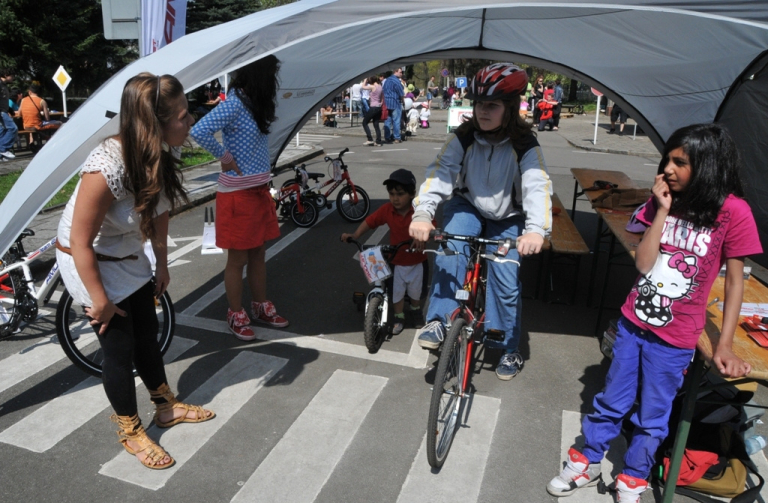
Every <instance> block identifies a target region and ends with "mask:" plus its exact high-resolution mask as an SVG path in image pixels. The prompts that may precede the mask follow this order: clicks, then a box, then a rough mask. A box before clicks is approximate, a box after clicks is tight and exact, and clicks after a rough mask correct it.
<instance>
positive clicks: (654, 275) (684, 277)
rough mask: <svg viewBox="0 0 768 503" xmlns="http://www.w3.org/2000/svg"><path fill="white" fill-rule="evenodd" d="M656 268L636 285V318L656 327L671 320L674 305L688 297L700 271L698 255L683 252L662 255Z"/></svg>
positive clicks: (663, 253)
mask: <svg viewBox="0 0 768 503" xmlns="http://www.w3.org/2000/svg"><path fill="white" fill-rule="evenodd" d="M659 253H660V256H659V260H657V261H656V265H654V266H653V269H652V270H651V271H650V272H649V273H648V274H646V275H645V276H644V277H643V278H641V279H640V281H639V282H638V283H637V299H635V315H637V317H638V318H639V319H641V320H642V321H644V322H645V323H648V324H649V325H653V326H654V327H663V326H664V325H667V324H668V323H669V322H671V321H672V310H671V307H672V303H673V302H674V301H675V300H677V299H682V298H683V297H687V296H688V295H689V294H690V293H691V291H692V290H693V287H694V286H696V283H694V282H693V278H694V277H695V276H696V273H697V272H698V270H699V268H698V266H697V265H696V257H695V256H685V254H683V253H682V252H675V253H666V252H663V251H661V252H659Z"/></svg>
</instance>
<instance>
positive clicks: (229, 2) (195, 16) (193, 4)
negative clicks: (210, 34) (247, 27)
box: [187, 0, 295, 33]
mask: <svg viewBox="0 0 768 503" xmlns="http://www.w3.org/2000/svg"><path fill="white" fill-rule="evenodd" d="M294 1H295V0H189V3H187V33H194V32H196V31H199V30H204V29H206V28H210V27H211V26H216V25H219V24H221V23H226V22H228V21H232V20H233V19H238V18H241V17H244V16H247V15H248V14H253V13H254V12H256V11H259V10H264V9H270V8H272V7H277V6H279V5H285V4H289V3H292V2H294Z"/></svg>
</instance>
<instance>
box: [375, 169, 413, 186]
mask: <svg viewBox="0 0 768 503" xmlns="http://www.w3.org/2000/svg"><path fill="white" fill-rule="evenodd" d="M388 182H395V183H399V184H400V185H403V186H408V185H410V186H412V187H416V177H415V176H413V173H411V172H410V171H408V170H407V169H398V170H396V171H393V172H392V174H391V175H389V178H387V179H386V180H384V183H383V185H386V184H387V183H388Z"/></svg>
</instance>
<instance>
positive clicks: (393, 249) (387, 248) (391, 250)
mask: <svg viewBox="0 0 768 503" xmlns="http://www.w3.org/2000/svg"><path fill="white" fill-rule="evenodd" d="M346 242H347V243H351V244H353V245H355V246H357V249H358V251H360V253H362V252H363V250H367V249H370V248H374V247H376V246H380V247H381V251H382V253H387V254H392V255H394V254H395V253H397V251H398V250H399V249H400V248H402V247H403V246H405V245H409V244H412V243H413V240H412V239H408V240H406V241H401V242H399V243H397V244H396V245H368V246H363V245H362V244H360V242H359V241H357V240H356V239H352V238H347V241H346ZM406 251H409V250H406ZM414 253H415V252H414Z"/></svg>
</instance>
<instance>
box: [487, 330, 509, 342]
mask: <svg viewBox="0 0 768 503" xmlns="http://www.w3.org/2000/svg"><path fill="white" fill-rule="evenodd" d="M505 335H506V332H504V330H497V329H495V328H494V329H491V330H486V331H485V338H486V339H490V340H492V341H497V342H504V336H505Z"/></svg>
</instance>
